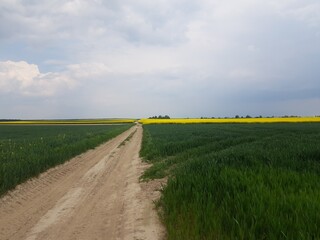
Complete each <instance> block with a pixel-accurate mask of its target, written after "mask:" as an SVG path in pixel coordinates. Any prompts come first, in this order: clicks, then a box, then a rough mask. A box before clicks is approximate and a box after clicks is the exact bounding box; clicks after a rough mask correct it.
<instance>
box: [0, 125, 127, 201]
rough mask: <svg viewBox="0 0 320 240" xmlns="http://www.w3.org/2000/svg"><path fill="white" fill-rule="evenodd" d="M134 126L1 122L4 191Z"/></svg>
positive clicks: (0, 175) (0, 180)
mask: <svg viewBox="0 0 320 240" xmlns="http://www.w3.org/2000/svg"><path fill="white" fill-rule="evenodd" d="M130 126H131V125H108V126H54V125H50V126H35V125H15V126H11V125H10V126H9V125H0V133H1V134H0V195H2V194H4V193H5V192H7V191H8V190H10V189H12V188H14V187H15V186H16V185H17V184H19V183H22V182H23V181H25V180H27V179H29V178H30V177H34V176H37V175H38V174H40V173H41V172H43V171H45V170H47V169H49V168H51V167H53V166H56V165H58V164H61V163H63V162H65V161H66V160H68V159H70V158H72V157H73V156H76V155H78V154H80V153H82V152H84V151H86V150H88V149H90V148H94V147H95V146H97V145H99V144H101V143H103V142H104V141H107V140H109V139H110V138H112V137H115V136H116V135H118V134H120V133H121V132H123V131H125V130H126V129H128V128H129V127H130Z"/></svg>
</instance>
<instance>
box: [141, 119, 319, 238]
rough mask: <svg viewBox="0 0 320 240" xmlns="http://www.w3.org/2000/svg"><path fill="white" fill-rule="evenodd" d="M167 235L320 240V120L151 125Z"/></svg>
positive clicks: (148, 155)
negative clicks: (162, 185)
mask: <svg viewBox="0 0 320 240" xmlns="http://www.w3.org/2000/svg"><path fill="white" fill-rule="evenodd" d="M141 155H142V156H143V157H144V158H145V159H146V160H148V161H150V162H152V163H153V166H152V167H151V168H150V169H148V170H147V171H146V172H145V175H144V177H145V178H160V177H163V176H166V175H169V180H168V184H167V186H166V187H165V188H164V190H163V194H162V197H161V199H160V201H159V203H158V204H159V206H160V207H161V211H160V213H161V216H162V218H163V221H164V223H165V225H166V227H167V231H168V239H175V240H178V239H199V240H200V239H201V240H202V239H320V214H319V212H320V124H318V123H301V124H300V123H299V124H252V125H251V124H250V125H248V124H229V125H226V124H218V125H209V124H196V125H174V124H173V125H146V126H144V138H143V147H142V150H141Z"/></svg>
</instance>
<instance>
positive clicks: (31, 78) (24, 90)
mask: <svg viewBox="0 0 320 240" xmlns="http://www.w3.org/2000/svg"><path fill="white" fill-rule="evenodd" d="M74 85H75V82H74V80H72V79H71V78H70V77H68V76H67V75H66V74H64V73H52V72H48V73H40V71H39V68H38V66H37V65H35V64H29V63H27V62H25V61H20V62H13V61H6V62H0V91H1V92H5V93H16V94H21V95H25V96H53V95H55V94H56V93H58V92H59V91H60V90H61V89H64V88H67V89H68V88H72V87H73V86H74Z"/></svg>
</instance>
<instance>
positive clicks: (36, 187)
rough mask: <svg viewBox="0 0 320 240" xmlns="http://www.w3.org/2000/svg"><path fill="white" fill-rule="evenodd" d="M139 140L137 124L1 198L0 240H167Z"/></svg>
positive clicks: (140, 136)
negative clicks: (146, 176) (144, 177)
mask: <svg viewBox="0 0 320 240" xmlns="http://www.w3.org/2000/svg"><path fill="white" fill-rule="evenodd" d="M141 139H142V127H141V126H140V125H137V126H134V127H132V128H131V129H130V130H128V131H126V132H124V133H122V134H121V135H119V136H117V137H116V138H114V139H112V140H110V141H108V142H107V143H105V144H103V145H101V146H99V147H97V148H96V149H93V150H90V151H88V152H86V153H84V154H81V155H79V156H77V157H75V158H73V159H71V160H70V161H68V162H66V163H65V164H63V165H60V166H58V167H56V168H53V169H50V170H49V171H47V172H46V173H44V174H41V175H40V176H39V177H38V178H34V179H32V180H30V181H28V182H26V183H24V184H22V185H20V186H18V187H17V188H16V189H15V190H14V191H12V192H10V193H9V194H7V195H6V196H4V197H3V198H2V199H0V239H26V240H36V239H59V240H62V239H86V240H87V239H141V240H143V239H151V240H152V239H164V235H165V233H164V229H163V227H162V225H161V223H160V221H159V219H158V216H157V214H156V212H155V210H154V205H153V202H152V200H154V196H155V194H154V190H155V189H152V188H148V187H145V186H146V185H145V183H140V182H139V177H140V176H141V174H142V172H143V171H144V170H145V168H146V164H144V163H142V162H141V159H140V158H139V151H140V147H141Z"/></svg>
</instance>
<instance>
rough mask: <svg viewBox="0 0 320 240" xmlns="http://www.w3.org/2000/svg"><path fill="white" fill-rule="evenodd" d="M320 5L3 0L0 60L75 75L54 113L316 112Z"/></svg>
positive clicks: (310, 0)
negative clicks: (0, 52)
mask: <svg viewBox="0 0 320 240" xmlns="http://www.w3.org/2000/svg"><path fill="white" fill-rule="evenodd" d="M319 6H320V4H319V3H318V1H316V0H306V1H303V2H301V1H291V0H287V1H276V0H268V1H262V0H259V1H247V0H240V1H239V0H237V1H236V0H233V1H215V0H214V1H209V0H199V1H190V0H171V1H169V0H163V1H148V0H139V1H133V0H124V1H102V0H94V1H88V0H76V1H75V0H74V1H71V0H70V1H62V0H54V1H40V2H39V1H31V0H29V1H22V0H21V1H2V2H1V3H0V20H1V21H0V43H1V45H2V46H3V48H4V49H5V50H2V54H1V57H0V60H1V61H7V60H11V61H15V62H18V61H21V60H23V61H26V62H28V63H35V64H36V65H37V66H38V67H39V72H40V73H41V72H42V73H43V72H51V75H50V76H52V77H54V78H56V77H57V76H62V75H64V76H67V77H68V78H70V79H72V81H74V82H75V83H76V85H75V87H74V88H70V89H63V88H62V87H58V88H55V89H56V90H55V91H54V94H53V95H52V96H51V100H50V101H48V102H46V104H48V106H52V109H55V110H54V111H53V110H52V112H50V114H49V113H48V115H50V116H55V115H57V116H58V115H59V116H62V115H64V116H67V115H68V114H69V113H70V115H72V113H73V114H74V115H75V116H83V117H85V115H86V114H87V115H88V116H104V115H117V116H125V115H126V114H128V115H131V116H132V115H135V113H134V111H136V115H135V116H137V117H139V116H148V115H154V114H157V111H159V112H161V113H163V114H171V115H177V116H181V117H183V116H189V117H192V116H196V117H197V116H199V115H209V116H217V115H220V116H223V115H230V116H233V115H235V114H241V113H240V112H239V111H242V112H244V113H243V114H250V112H251V113H252V114H258V115H260V114H261V115H264V113H263V111H264V112H265V114H269V115H273V111H274V112H275V113H274V114H276V113H280V112H281V111H283V112H284V113H285V112H286V111H287V110H288V109H290V111H292V114H294V115H298V114H319V113H318V111H319V110H318V107H316V103H318V102H319V99H320V96H319V95H318V90H319V89H320V82H319V76H320V70H319V67H318V63H319V62H320V45H319V42H320V24H319V18H320V12H319V9H320V7H319ZM44 76H47V75H44ZM46 79H47V80H48V81H49V79H48V78H46ZM50 81H52V80H50ZM34 89H36V88H34ZM57 95H59V98H58V97H56V96H57ZM20 98H21V102H22V101H24V100H23V99H27V97H26V96H24V97H22V96H20ZM73 99H76V100H73ZM63 102H68V104H63ZM7 104H9V105H10V103H9V102H7ZM304 104H305V105H307V106H304ZM12 105H14V106H17V105H19V103H18V102H17V101H16V102H14V103H12ZM293 105H295V106H297V108H296V113H293V111H294V109H295V108H294V107H292V106H293ZM136 106H139V108H138V109H136ZM43 108H44V107H43V104H40V103H39V109H43ZM25 109H27V107H25ZM32 109H33V111H34V112H36V109H34V108H32ZM305 109H308V111H305ZM166 111H167V112H166ZM290 111H289V110H288V112H290ZM21 114H22V115H23V110H21ZM71 117H72V116H71Z"/></svg>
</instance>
